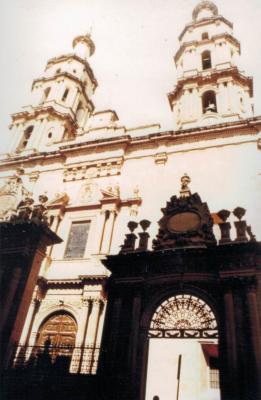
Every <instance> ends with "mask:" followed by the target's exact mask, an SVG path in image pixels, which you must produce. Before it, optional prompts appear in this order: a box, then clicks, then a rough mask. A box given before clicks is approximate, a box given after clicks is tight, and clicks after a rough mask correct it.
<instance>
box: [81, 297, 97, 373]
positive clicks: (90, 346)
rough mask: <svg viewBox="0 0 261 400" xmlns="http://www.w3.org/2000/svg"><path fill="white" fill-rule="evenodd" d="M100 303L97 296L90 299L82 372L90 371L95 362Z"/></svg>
mask: <svg viewBox="0 0 261 400" xmlns="http://www.w3.org/2000/svg"><path fill="white" fill-rule="evenodd" d="M101 304H102V301H101V299H99V298H97V299H93V300H92V310H91V314H90V317H89V323H88V328H87V333H86V337H85V345H84V347H85V348H84V356H83V362H82V367H81V372H82V373H90V372H92V368H93V364H94V363H95V355H96V351H95V344H96V337H97V332H98V326H99V316H100V308H101Z"/></svg>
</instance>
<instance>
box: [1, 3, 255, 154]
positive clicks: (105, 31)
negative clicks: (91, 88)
mask: <svg viewBox="0 0 261 400" xmlns="http://www.w3.org/2000/svg"><path fill="white" fill-rule="evenodd" d="M197 3H198V1H196V0H11V1H10V0H2V2H1V4H2V7H1V13H0V14H1V16H0V38H1V42H2V43H1V75H0V76H1V89H2V90H1V92H0V96H1V99H0V101H1V103H0V104H1V118H0V128H1V144H0V152H3V151H5V150H6V149H7V144H8V142H9V140H10V139H11V136H10V133H9V130H8V125H9V124H10V121H11V119H10V114H11V113H15V112H19V111H20V110H21V107H22V106H24V105H28V104H30V90H31V84H32V81H33V79H35V78H38V77H41V76H42V75H43V71H44V68H45V65H46V61H47V60H48V59H50V58H52V57H55V56H59V55H61V54H66V53H70V52H71V51H72V47H71V42H72V40H73V38H74V37H75V36H77V35H79V34H84V33H86V32H88V31H90V30H92V38H93V40H94V42H95V45H96V51H95V54H94V55H93V56H92V57H91V58H90V60H89V61H90V64H91V67H92V68H93V71H94V75H95V76H96V79H97V81H98V85H99V86H98V88H97V89H96V93H95V96H94V97H93V99H92V100H93V101H94V104H95V106H96V110H97V111H98V110H103V109H114V110H115V111H116V112H117V113H118V116H119V118H120V122H121V123H122V124H123V125H126V126H127V127H133V126H139V125H145V124H149V123H160V124H161V126H162V128H163V129H172V128H173V127H172V114H171V112H170V108H169V104H168V101H167V96H166V94H167V93H168V92H169V91H171V90H172V88H173V86H174V85H175V83H176V71H175V65H174V62H173V55H174V54H175V53H176V51H177V49H178V47H179V43H178V35H179V34H180V32H181V31H182V29H183V27H184V25H185V24H186V23H188V22H190V21H191V14H192V10H193V8H194V7H195V5H196V4H197ZM215 4H216V5H217V6H218V9H219V14H222V15H223V16H224V17H226V18H227V19H228V20H230V21H231V22H233V23H234V35H235V37H236V38H237V39H239V41H240V42H241V50H242V56H241V68H242V69H243V70H245V71H246V73H247V75H250V76H253V77H254V95H255V114H256V115H261V77H260V71H261V55H260V54H261V51H260V47H261V46H260V41H261V23H260V21H261V3H260V0H248V1H246V0H230V1H227V0H226V1H225V0H217V1H216V2H215Z"/></svg>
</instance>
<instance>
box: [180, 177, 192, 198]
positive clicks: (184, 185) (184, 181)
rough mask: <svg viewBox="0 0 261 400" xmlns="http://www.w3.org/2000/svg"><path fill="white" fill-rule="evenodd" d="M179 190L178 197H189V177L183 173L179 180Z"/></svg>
mask: <svg viewBox="0 0 261 400" xmlns="http://www.w3.org/2000/svg"><path fill="white" fill-rule="evenodd" d="M180 181H181V190H180V197H189V196H191V191H190V189H189V187H188V185H189V184H190V182H191V179H190V177H189V176H188V175H187V174H186V173H185V174H184V175H183V176H182V177H181V179H180Z"/></svg>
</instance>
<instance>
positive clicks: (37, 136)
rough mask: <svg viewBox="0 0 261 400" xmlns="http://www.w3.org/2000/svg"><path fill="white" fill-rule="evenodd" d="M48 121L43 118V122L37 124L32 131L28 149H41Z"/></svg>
mask: <svg viewBox="0 0 261 400" xmlns="http://www.w3.org/2000/svg"><path fill="white" fill-rule="evenodd" d="M47 123H48V121H47V119H46V118H44V119H42V120H41V123H40V122H39V124H37V126H36V127H35V128H34V130H33V132H32V136H31V138H30V140H29V142H28V146H27V147H28V149H30V148H33V149H37V150H38V149H39V144H40V143H41V140H42V139H43V136H44V131H45V128H46V125H47Z"/></svg>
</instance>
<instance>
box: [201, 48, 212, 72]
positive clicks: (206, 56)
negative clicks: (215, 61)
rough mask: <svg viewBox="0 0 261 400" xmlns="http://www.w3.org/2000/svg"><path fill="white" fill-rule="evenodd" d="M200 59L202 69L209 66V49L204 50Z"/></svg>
mask: <svg viewBox="0 0 261 400" xmlns="http://www.w3.org/2000/svg"><path fill="white" fill-rule="evenodd" d="M201 59H202V69H209V68H211V54H210V51H209V50H206V51H204V52H203V53H202V55H201Z"/></svg>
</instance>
